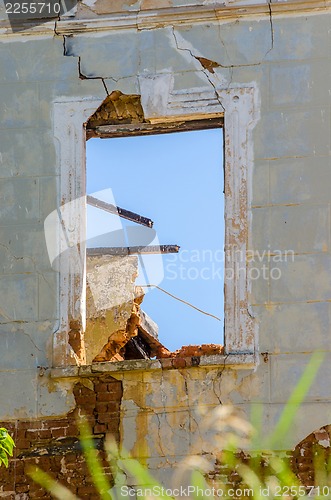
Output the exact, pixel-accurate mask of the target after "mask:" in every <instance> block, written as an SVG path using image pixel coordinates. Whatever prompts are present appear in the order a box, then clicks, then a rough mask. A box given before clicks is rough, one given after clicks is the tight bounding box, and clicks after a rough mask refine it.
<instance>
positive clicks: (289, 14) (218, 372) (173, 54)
mask: <svg viewBox="0 0 331 500" xmlns="http://www.w3.org/2000/svg"><path fill="white" fill-rule="evenodd" d="M225 3H226V5H223V3H219V4H217V6H214V4H213V5H212V7H211V2H209V1H205V2H199V3H198V2H193V1H192V2H190V6H191V7H192V6H198V5H200V6H203V7H204V8H203V9H200V10H198V11H195V10H194V8H191V7H189V9H188V11H187V15H186V17H185V16H184V14H183V12H184V13H185V8H184V7H188V4H187V2H182V1H175V0H172V1H170V0H169V1H168V0H164V1H162V4H160V3H157V7H162V8H164V9H165V10H164V11H163V10H160V11H159V12H157V11H156V12H154V11H153V9H154V8H156V6H155V2H152V1H148V0H144V1H142V2H131V1H118V2H117V1H116V2H114V1H112V2H111V1H109V0H107V1H106V0H97V1H96V2H93V1H87V0H86V1H84V2H80V3H79V9H78V13H77V16H76V18H75V17H68V18H67V19H63V20H62V21H59V22H57V23H56V29H55V30H54V22H50V23H48V24H45V25H44V26H43V27H42V26H40V25H39V26H38V27H37V28H36V29H35V33H34V34H33V31H32V32H29V31H20V32H16V33H14V34H11V33H10V30H9V29H7V28H6V26H5V25H3V26H2V27H1V26H0V65H1V75H0V95H1V102H0V127H1V134H0V167H1V168H0V176H1V182H0V200H1V206H0V262H1V269H2V274H1V276H0V295H1V305H0V342H1V349H0V381H1V383H0V418H1V420H4V421H8V420H13V421H15V420H17V419H38V418H42V417H65V415H66V414H67V413H68V412H70V411H71V410H73V409H74V408H75V405H76V403H75V398H74V394H73V387H74V385H75V384H77V383H78V382H79V381H80V380H81V379H82V378H84V380H88V379H89V378H91V377H92V371H91V370H93V377H94V378H95V377H98V376H99V374H102V376H103V375H104V374H105V372H106V373H107V372H109V375H111V376H112V377H114V378H115V379H117V380H120V381H121V382H122V388H123V394H122V398H121V404H120V429H119V431H120V440H121V442H122V443H123V445H124V446H125V447H126V448H127V449H128V450H129V451H130V452H131V453H132V454H133V455H134V456H138V457H141V458H143V459H144V460H145V461H146V462H147V463H148V465H149V467H150V468H151V469H152V470H153V472H155V473H156V474H158V475H159V476H160V477H162V479H163V480H164V481H166V480H167V478H168V476H169V474H170V471H171V468H172V466H173V464H174V463H177V462H178V461H180V460H181V459H182V458H183V457H185V456H187V455H188V454H192V453H197V452H198V453H200V452H201V450H205V451H207V452H209V451H213V440H212V439H211V437H210V435H209V434H208V431H206V430H204V428H203V424H202V420H203V417H202V413H201V407H202V408H204V409H208V410H212V409H213V408H215V407H217V406H219V405H220V404H222V403H229V402H232V403H234V404H235V405H236V406H237V407H238V408H239V409H240V410H241V411H242V412H243V413H244V414H245V415H249V414H250V411H251V407H252V405H256V404H260V403H261V404H263V423H264V429H265V432H267V431H268V430H270V429H272V428H273V425H274V423H275V421H276V420H277V418H278V416H279V414H280V412H281V409H282V407H283V405H284V403H285V402H286V400H287V398H288V397H289V395H290V392H291V390H292V389H293V387H294V385H295V383H296V381H297V380H298V378H299V377H300V374H301V373H302V370H303V369H304V367H305V366H306V364H307V362H308V360H309V358H310V355H311V353H312V352H313V351H314V350H321V351H326V357H325V360H324V362H323V364H322V367H321V369H320V374H319V376H318V378H317V379H316V381H315V382H314V385H313V387H312V389H311V390H310V392H309V394H308V397H307V401H306V403H305V404H304V405H303V407H302V408H301V409H300V410H299V412H298V416H297V425H296V426H295V429H294V431H293V433H292V435H291V436H290V437H289V440H287V441H286V442H280V443H278V445H277V446H279V447H281V448H283V449H285V448H291V447H294V446H295V445H296V444H297V443H298V442H299V441H301V440H302V439H303V438H304V437H305V436H307V435H309V434H310V433H311V432H313V431H314V430H317V429H319V428H320V427H321V426H325V425H329V424H330V423H331V405H330V402H331V394H330V380H331V373H330V370H331V368H330V366H331V364H330V346H331V343H330V326H331V277H330V276H331V274H330V268H331V247H330V244H331V242H330V202H331V191H330V185H331V184H330V183H331V164H330V99H331V93H330V89H331V64H330V63H331V59H330V57H331V51H330V48H331V43H330V41H331V40H330V36H331V31H330V23H331V11H330V5H329V2H313V1H312V2H305V5H304V6H303V4H301V2H273V3H272V9H271V13H270V12H269V9H268V5H267V4H266V2H262V1H261V2H256V7H254V6H252V10H251V11H250V10H249V8H248V9H246V10H245V12H244V13H242V15H241V13H240V11H237V10H236V6H238V8H239V6H240V5H243V4H245V3H247V4H251V5H252V4H254V2H251V1H250V2H244V1H241V2H236V1H228V2H225ZM274 3H275V4H276V6H275V7H274V6H273V4H274ZM283 3H284V4H286V5H287V7H286V8H285V7H284V10H283V11H282V9H283ZM322 4H323V5H322ZM293 5H296V6H297V8H294V7H293ZM214 7H215V8H214ZM216 7H217V8H216ZM177 8H178V9H177ZM144 9H145V10H146V11H148V9H151V12H152V13H153V12H154V13H153V15H152V17H149V18H148V19H149V21H148V19H147V17H145V18H143V17H139V16H136V17H135V19H136V21H134V20H133V17H132V16H131V17H130V16H129V15H128V16H126V15H124V14H128V13H131V14H132V15H133V14H134V13H137V12H139V15H140V16H142V13H143V11H144ZM166 9H168V10H166ZM176 9H177V10H176ZM180 9H181V10H180ZM208 9H209V10H208ZM222 9H223V10H224V13H223V14H222ZM286 9H287V11H286ZM304 9H305V10H304ZM179 10H180V12H179ZM2 12H3V10H2ZM114 12H116V13H118V16H117V15H116V16H113V17H111V16H108V17H107V15H108V14H111V13H114ZM195 12H199V16H200V17H199V16H198V15H197V14H195ZM131 14H130V15H131ZM202 14H203V15H202ZM158 15H159V17H160V21H158V17H157V16H158ZM3 17H4V18H5V15H4V16H3ZM138 17H139V19H138ZM152 18H153V19H152ZM184 18H185V19H184ZM206 18H208V22H207V21H206ZM82 19H84V21H82ZM85 19H87V20H89V19H92V21H93V23H95V24H94V25H93V23H92V24H91V23H90V24H89V22H87V21H86V22H85ZM183 19H184V20H183ZM190 19H191V20H190ZM80 20H81V21H80ZM138 21H139V22H138ZM147 21H148V22H150V23H151V24H150V25H149V24H148V22H147ZM152 21H153V22H154V24H155V25H153V22H152ZM126 23H127V25H126ZM139 23H140V24H139ZM144 23H145V24H146V26H144ZM142 28H144V29H142ZM33 29H34V28H33ZM1 30H2V31H1ZM31 33H32V34H31ZM206 60H210V61H212V65H211V66H210V64H209V65H208V63H206ZM211 70H212V71H211ZM215 82H217V85H218V86H219V87H220V88H222V89H224V90H226V89H232V88H246V87H254V88H255V89H257V90H258V95H259V102H258V108H259V119H258V120H257V122H256V125H255V128H254V130H253V131H252V134H251V137H250V138H249V141H250V148H251V149H250V154H251V156H252V158H251V161H252V162H253V167H254V168H253V176H252V185H251V200H250V206H249V207H248V208H249V221H250V228H249V235H248V236H247V238H248V244H249V247H248V248H249V250H251V251H252V255H251V256H250V260H251V263H250V265H251V267H255V268H258V269H261V268H262V266H265V270H266V273H267V277H268V278H269V279H264V278H263V275H262V274H261V276H260V278H259V279H251V280H250V282H249V290H250V295H249V312H250V315H252V316H254V317H255V318H256V322H257V323H258V330H259V340H258V346H257V353H258V357H259V358H260V364H259V365H257V366H255V368H252V367H244V363H240V366H239V367H237V369H234V367H233V366H231V363H230V364H229V360H228V359H225V358H223V357H222V356H219V357H216V358H213V359H211V360H210V361H208V356H207V357H206V359H205V360H204V362H203V363H202V362H200V363H199V364H197V365H194V363H192V362H185V363H182V364H181V365H180V364H178V365H177V366H178V367H177V368H176V367H174V366H173V365H171V367H169V368H170V369H166V367H165V365H163V366H162V367H161V364H160V362H158V361H150V362H148V363H145V364H144V362H126V363H125V362H124V363H123V364H122V365H118V364H117V363H115V364H113V365H112V366H109V364H108V365H104V364H103V365H102V366H101V367H99V368H98V366H97V365H94V367H92V369H91V368H90V367H81V368H80V369H79V368H78V367H72V368H69V369H68V370H67V372H66V371H65V369H61V370H58V371H56V370H53V376H52V377H51V368H52V363H53V359H54V358H53V353H52V350H53V336H54V334H55V333H56V332H59V329H60V313H59V305H60V293H61V290H60V288H59V276H58V273H57V271H55V270H53V269H52V267H51V264H50V262H49V259H48V255H47V249H46V243H45V237H44V226H43V224H44V220H45V218H46V217H47V215H49V214H50V213H51V212H52V211H53V210H55V209H56V208H57V207H58V206H59V205H60V204H61V200H60V199H59V193H60V188H59V185H60V181H61V180H60V178H59V164H60V160H59V158H60V157H61V143H60V142H59V140H58V139H57V138H55V134H54V121H53V118H54V115H53V113H54V103H55V102H62V101H63V102H64V101H66V102H71V101H77V100H78V99H81V100H86V101H95V102H99V103H101V102H102V101H103V99H105V98H106V96H107V93H108V94H109V93H111V92H112V91H114V90H118V91H120V92H122V93H123V94H133V95H141V96H142V99H141V102H142V105H143V108H144V107H145V108H147V107H149V110H154V111H153V112H154V113H155V116H157V115H158V116H159V117H160V118H162V109H163V108H164V102H163V101H162V99H166V98H167V96H169V95H177V96H178V95H179V96H180V95H181V92H184V93H185V92H186V91H187V90H188V89H189V90H190V91H191V92H192V90H194V91H196V92H197V94H199V92H206V91H207V92H208V91H209V92H212V93H215ZM156 85H159V91H158V92H157V95H158V96H159V97H160V98H159V101H157V102H155V101H154V102H152V103H151V102H150V100H149V94H148V89H149V88H152V87H153V88H154V87H155V86H156ZM216 97H217V96H216ZM192 105H194V104H192ZM177 106H180V101H179V100H178V101H177ZM144 111H146V109H144ZM73 119H74V118H73ZM224 126H225V127H227V123H226V122H225V125H224ZM233 133H234V134H235V130H234V131H233ZM68 168H69V166H68ZM123 182H125V179H123ZM268 251H270V253H268ZM285 251H287V253H286V252H285ZM253 252H255V253H253ZM284 252H285V253H284ZM274 268H277V269H278V271H277V272H275V271H274V272H275V274H274V275H272V274H271V273H272V272H273V269H274ZM272 276H276V279H273V278H272ZM183 327H185V325H183ZM203 340H204V341H205V340H206V339H203ZM243 354H244V353H243ZM208 363H210V364H208ZM234 364H235V361H234V362H233V363H232V365H234ZM53 368H54V366H53ZM100 376H101V375H100ZM202 443H203V444H202ZM0 491H1V489H0ZM22 498H23V497H22ZM24 498H25V497H24Z"/></svg>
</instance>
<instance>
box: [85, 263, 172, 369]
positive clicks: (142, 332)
mask: <svg viewBox="0 0 331 500" xmlns="http://www.w3.org/2000/svg"><path fill="white" fill-rule="evenodd" d="M86 267H87V272H86V274H87V293H86V309H87V322H86V332H85V347H86V359H87V363H88V364H90V363H92V362H103V361H122V360H124V359H146V358H150V357H155V356H156V355H157V353H158V352H159V350H160V349H161V348H162V349H163V350H164V352H169V351H168V350H167V349H166V348H165V347H164V346H162V344H161V343H160V342H159V341H158V328H157V325H156V324H155V323H154V321H152V320H151V319H150V318H149V317H148V315H147V314H146V313H144V312H143V311H142V310H141V308H140V305H141V303H142V300H143V297H144V292H143V290H142V288H140V287H138V286H136V285H135V279H136V277H137V275H138V258H137V257H134V256H124V257H123V256H122V257H119V256H109V255H104V256H92V257H91V256H88V257H87V264H86Z"/></svg>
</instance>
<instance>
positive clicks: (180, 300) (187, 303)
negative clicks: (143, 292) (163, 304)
mask: <svg viewBox="0 0 331 500" xmlns="http://www.w3.org/2000/svg"><path fill="white" fill-rule="evenodd" d="M139 286H141V288H157V289H158V290H160V291H161V292H163V293H165V294H167V295H169V297H172V298H173V299H175V300H178V301H179V302H182V303H183V304H186V305H187V306H189V307H192V309H195V310H196V311H199V312H200V313H202V314H205V315H206V316H210V317H211V318H214V319H217V321H222V320H221V318H219V317H218V316H214V314H210V313H208V312H206V311H203V310H202V309H199V308H198V307H196V306H194V305H193V304H191V303H190V302H187V301H186V300H183V299H180V298H179V297H176V295H173V294H172V293H170V292H167V290H164V289H163V288H161V287H160V286H158V285H151V284H148V285H139Z"/></svg>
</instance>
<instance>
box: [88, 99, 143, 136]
mask: <svg viewBox="0 0 331 500" xmlns="http://www.w3.org/2000/svg"><path fill="white" fill-rule="evenodd" d="M144 122H145V118H144V111H143V108H142V105H141V99H140V95H128V94H123V93H122V92H120V91H119V90H114V91H113V92H112V93H111V94H109V96H107V97H106V99H105V100H104V101H103V103H102V104H101V105H100V106H99V108H98V109H97V110H96V111H95V113H93V115H92V116H91V117H90V118H89V120H88V122H87V124H86V128H87V130H88V129H93V128H94V127H97V126H99V125H111V124H113V125H115V124H121V123H144Z"/></svg>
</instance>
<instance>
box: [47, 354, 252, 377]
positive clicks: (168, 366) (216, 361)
mask: <svg viewBox="0 0 331 500" xmlns="http://www.w3.org/2000/svg"><path fill="white" fill-rule="evenodd" d="M257 364H258V363H257V357H256V356H255V355H254V354H249V353H246V354H228V355H225V356H224V355H221V354H216V355H209V356H207V355H206V356H201V357H197V356H193V357H188V358H164V359H138V360H130V361H115V362H110V361H108V362H104V363H92V364H91V365H86V366H68V367H63V368H62V367H61V368H53V369H52V370H51V377H52V378H68V377H90V376H93V375H95V376H96V375H98V374H101V373H102V374H103V373H113V372H117V373H125V372H132V371H154V370H177V369H180V368H192V369H193V368H197V367H199V366H201V367H213V366H218V367H220V366H222V367H224V368H225V367H226V368H233V369H240V370H245V369H248V370H251V369H254V368H256V366H257Z"/></svg>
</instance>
